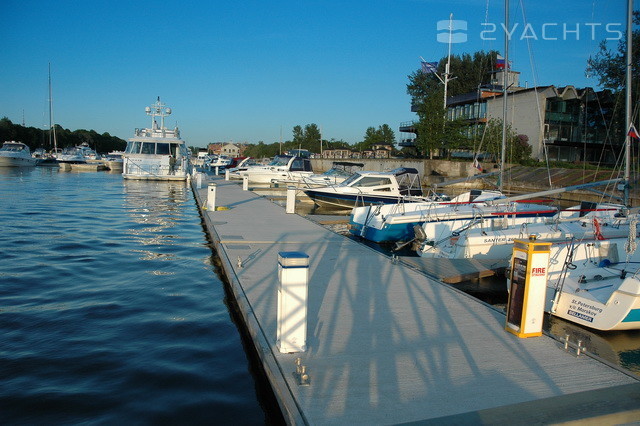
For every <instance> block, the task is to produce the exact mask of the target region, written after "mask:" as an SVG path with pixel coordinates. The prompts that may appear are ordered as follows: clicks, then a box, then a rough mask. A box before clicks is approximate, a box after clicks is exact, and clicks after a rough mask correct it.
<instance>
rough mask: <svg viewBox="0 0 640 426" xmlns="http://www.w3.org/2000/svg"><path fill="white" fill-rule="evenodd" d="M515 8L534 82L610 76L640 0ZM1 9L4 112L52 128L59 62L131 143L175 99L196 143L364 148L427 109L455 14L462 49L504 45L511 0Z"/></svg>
mask: <svg viewBox="0 0 640 426" xmlns="http://www.w3.org/2000/svg"><path fill="white" fill-rule="evenodd" d="M510 9H511V13H510V16H511V17H510V21H511V25H510V28H511V29H512V30H513V35H512V39H513V42H512V43H511V44H510V48H509V50H510V59H511V60H512V64H513V68H514V69H515V70H517V71H520V72H521V73H522V74H521V83H522V84H524V82H525V81H527V82H528V83H529V85H533V84H534V82H537V84H538V85H548V84H555V85H558V86H562V85H567V84H573V85H576V86H579V87H584V86H593V87H597V81H596V80H595V79H593V78H592V79H588V78H586V77H585V72H584V70H585V65H586V60H587V58H588V57H589V55H592V54H594V53H595V52H596V51H597V48H598V44H599V42H600V40H602V39H604V38H606V37H611V38H615V37H616V36H617V34H616V33H615V31H616V30H620V31H624V24H625V15H626V1H624V0H593V1H588V0H564V1H546V0H545V1H533V0H523V1H515V0H511V2H510ZM523 9H524V13H523ZM1 10H2V18H3V19H2V25H1V26H0V40H1V42H2V47H1V48H0V49H1V50H0V58H1V59H2V61H1V63H2V66H0V116H6V117H8V118H9V119H11V120H12V121H13V122H15V123H22V120H23V115H24V121H25V124H26V125H27V126H34V127H46V125H47V124H48V88H47V67H48V63H49V62H50V63H51V70H52V80H53V91H54V95H53V100H54V114H55V121H56V122H57V123H58V124H60V125H62V126H63V127H65V128H68V129H71V130H75V129H80V128H83V129H94V130H96V131H97V132H99V133H103V132H109V133H110V134H112V135H115V136H118V137H121V138H123V139H127V138H129V137H131V136H132V134H133V130H134V128H136V127H146V126H148V125H149V119H148V117H147V116H146V115H145V113H144V107H145V106H148V105H151V104H152V103H153V102H154V101H155V100H156V98H157V97H158V96H160V97H161V100H162V101H163V102H165V103H166V104H167V105H168V106H171V107H172V108H173V114H172V116H171V117H170V118H169V119H168V121H167V123H168V124H169V125H170V126H173V125H176V124H177V125H178V126H179V127H180V129H181V131H182V136H183V138H184V139H186V140H187V142H188V143H189V144H190V145H193V146H205V145H206V144H207V143H209V142H216V141H235V142H251V143H257V142H258V141H264V142H265V143H272V142H276V141H278V140H279V139H280V133H281V131H282V134H283V139H284V140H287V139H291V130H292V128H293V126H295V125H297V124H300V125H302V126H304V125H305V124H309V123H316V124H318V126H320V127H321V129H322V133H323V137H324V138H325V139H332V138H334V139H336V140H339V139H343V140H345V141H347V142H349V143H355V142H358V141H360V140H362V138H363V136H364V133H365V130H366V128H367V127H369V126H375V127H377V126H379V125H382V124H385V123H386V124H389V125H390V126H391V127H392V128H393V129H397V128H398V125H399V123H400V122H402V121H406V120H411V119H413V118H414V117H415V116H414V114H413V113H411V111H410V98H409V96H408V95H407V94H406V84H407V82H408V79H407V76H408V75H409V74H411V73H412V72H413V71H414V70H416V69H418V68H419V66H420V63H419V57H420V56H422V57H424V58H425V59H427V60H434V61H435V60H438V59H440V58H442V57H443V56H446V54H447V44H444V43H440V42H438V41H437V35H438V30H437V22H438V21H441V20H447V19H449V14H450V13H453V15H454V19H456V20H463V21H466V22H467V30H466V31H457V32H456V33H462V34H464V35H465V36H466V39H467V41H466V42H461V43H455V44H452V53H454V54H461V53H465V52H467V53H472V52H474V51H477V50H483V49H484V50H489V49H496V50H500V51H502V50H503V45H504V41H503V40H504V39H503V36H502V33H501V30H500V24H501V23H503V22H504V1H484V0H477V1H471V0H446V1H435V0H381V1H375V0H369V1H361V0H354V1H346V2H345V1H336V0H324V1H308V0H298V1H277V0H275V1H270V2H266V1H243V0H235V1H180V2H171V1H165V2H161V1H160V2H131V1H126V2H124V1H115V0H114V1H65V0H61V1H33V0H19V1H16V0H4V1H3V2H2V8H1ZM525 19H526V21H525ZM526 23H529V26H528V27H526ZM492 24H493V25H496V28H497V30H496V31H495V32H492V31H491V30H492V28H493V27H492V26H491V25H492ZM545 24H546V25H545ZM607 24H608V25H609V28H608V29H609V31H607V27H606V25H607ZM514 25H515V29H514V27H513V26H514ZM563 26H564V28H566V32H565V31H564V30H563ZM576 30H577V31H579V33H576V32H575V31H576ZM482 31H485V32H484V33H483V32H482ZM543 31H544V32H543ZM592 33H593V34H592ZM543 37H544V38H547V40H543ZM490 38H495V39H496V40H489V39H490ZM577 38H579V39H578V40H576V39H577ZM527 41H528V42H529V43H527ZM612 43H613V44H615V41H614V42H612ZM452 73H453V74H454V75H455V73H456V70H455V69H454V70H452ZM281 129H282V130H281ZM399 136H400V134H399V133H397V132H396V137H399Z"/></svg>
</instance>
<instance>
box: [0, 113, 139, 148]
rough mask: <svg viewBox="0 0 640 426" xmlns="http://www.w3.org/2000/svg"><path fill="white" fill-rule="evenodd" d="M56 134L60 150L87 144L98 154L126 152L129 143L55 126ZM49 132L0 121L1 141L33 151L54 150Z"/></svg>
mask: <svg viewBox="0 0 640 426" xmlns="http://www.w3.org/2000/svg"><path fill="white" fill-rule="evenodd" d="M55 134H56V140H57V146H58V148H67V147H72V146H77V145H80V144H82V143H83V142H86V143H88V144H89V146H90V147H91V148H93V149H94V150H96V152H100V153H106V152H111V151H124V149H125V148H126V146H127V141H125V140H124V139H120V138H119V137H116V136H111V135H110V134H109V133H107V132H105V133H102V134H99V133H98V132H96V131H94V130H84V129H79V130H74V131H71V130H69V129H64V128H62V127H61V126H60V125H58V124H56V125H55ZM50 136H51V135H50V132H49V130H42V129H38V128H36V127H25V126H21V125H19V124H15V123H12V122H11V120H9V119H8V118H7V117H3V118H2V119H0V141H11V140H15V141H19V142H22V143H24V144H26V145H27V146H28V147H29V148H30V149H31V151H34V150H35V149H38V148H43V149H45V150H46V151H50V150H51V149H53V140H51V137H50Z"/></svg>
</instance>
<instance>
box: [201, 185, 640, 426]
mask: <svg viewBox="0 0 640 426" xmlns="http://www.w3.org/2000/svg"><path fill="white" fill-rule="evenodd" d="M211 179H213V181H214V182H216V183H217V205H218V206H224V207H226V208H228V210H222V211H215V212H214V211H207V210H204V211H203V217H204V219H205V223H206V227H207V229H208V231H209V233H210V235H211V237H212V240H213V241H214V243H215V245H216V249H217V251H218V254H219V256H220V258H221V260H222V264H223V267H224V270H225V273H226V275H227V277H228V278H229V281H230V283H231V286H232V289H233V291H234V293H235V295H236V297H237V299H238V303H239V306H240V308H241V310H242V311H243V316H244V319H245V322H246V324H247V326H248V328H249V331H250V333H251V335H252V337H253V340H254V343H255V345H256V348H257V351H258V353H259V355H260V356H261V357H262V359H263V363H264V366H265V371H266V373H267V376H268V377H269V380H270V381H271V383H272V386H273V388H274V391H275V393H276V396H277V397H278V399H279V402H280V404H281V408H282V409H283V412H284V414H285V418H287V419H288V421H289V422H291V423H295V424H304V423H308V424H368V425H370V424H395V423H403V422H416V421H424V420H429V419H432V420H433V419H438V418H442V417H445V416H461V417H458V418H457V421H464V420H463V419H466V421H471V422H474V419H475V420H476V421H477V420H478V417H477V416H478V413H483V412H486V410H491V409H495V408H496V407H503V406H506V405H511V404H522V403H534V402H535V401H538V400H541V399H544V398H553V397H560V396H566V395H571V394H576V395H578V393H580V392H585V391H586V392H589V391H596V392H598V393H600V391H599V390H601V397H602V399H603V400H604V399H606V398H607V390H605V389H606V388H608V387H611V386H616V385H628V384H634V383H636V386H640V384H637V383H638V380H637V378H635V376H633V375H630V374H626V373H624V372H621V371H619V370H617V369H615V368H612V367H610V366H607V365H605V364H603V363H601V362H598V361H596V360H594V359H592V358H589V357H587V356H580V357H576V356H575V354H573V353H567V352H565V351H564V350H563V348H562V345H561V344H560V343H559V342H557V341H555V340H553V339H551V338H550V337H546V336H543V337H539V338H530V339H520V338H518V337H516V336H514V335H512V334H510V333H507V332H506V331H504V323H505V316H504V314H502V313H500V312H498V311H496V310H495V309H493V308H492V307H490V306H488V305H486V304H483V303H481V302H479V301H477V300H476V299H473V298H472V297H470V296H468V295H466V294H464V293H462V292H460V291H457V290H456V289H453V288H451V287H449V286H447V285H445V284H442V283H439V282H437V281H434V280H431V279H429V278H427V277H426V276H425V275H423V274H421V273H420V272H418V271H415V270H413V269H411V268H408V267H406V266H404V265H402V264H400V263H394V262H392V261H391V260H390V259H389V258H388V257H386V256H384V255H383V254H380V253H378V252H376V251H374V250H372V249H370V248H368V247H366V246H364V245H362V244H359V243H357V242H355V241H352V240H350V239H348V238H346V237H344V236H341V235H338V234H336V233H333V232H332V231H330V230H328V229H325V228H324V227H322V226H320V225H318V224H316V223H314V222H312V221H310V220H307V219H305V218H303V217H301V216H298V215H295V214H286V213H285V209H284V208H282V207H280V206H278V205H276V204H274V203H272V202H271V201H269V200H268V199H266V198H263V197H260V196H258V195H256V194H254V193H252V192H249V191H242V187H241V185H239V184H238V183H234V182H226V181H224V179H223V178H216V177H212V178H211ZM205 182H206V181H205ZM194 183H195V182H194ZM194 193H196V199H197V202H198V204H199V205H200V206H203V205H206V197H207V185H206V184H204V185H203V188H202V189H196V190H195V191H194ZM280 251H303V252H305V253H307V254H308V255H309V257H310V282H309V299H308V332H307V333H308V341H307V344H308V350H307V352H304V353H300V354H280V353H279V352H278V350H277V348H276V346H275V340H276V295H277V285H278V276H277V256H278V253H279V252H280ZM587 349H588V348H587ZM298 357H300V358H301V361H302V364H304V365H305V366H306V368H307V371H308V373H309V375H310V378H311V380H310V385H309V386H299V385H298V383H297V379H296V377H295V375H294V372H295V370H296V366H295V360H296V358H298ZM567 404H568V403H567ZM576 404H578V403H576ZM507 409H508V408H507ZM483 410H484V411H483ZM620 410H622V411H624V412H626V413H627V414H628V413H629V411H628V410H627V409H623V408H620ZM559 411H560V412H563V411H564V412H565V420H566V419H569V418H570V417H567V416H571V415H575V413H576V412H577V413H580V412H581V411H579V410H573V409H570V408H568V409H567V410H559ZM522 413H524V412H522ZM578 415H579V414H578ZM587 416H589V414H587ZM450 418H451V417H450ZM501 419H503V420H504V416H503V417H501ZM512 420H513V418H512ZM559 420H560V419H559ZM488 422H491V421H490V420H488Z"/></svg>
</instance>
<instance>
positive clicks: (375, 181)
mask: <svg viewBox="0 0 640 426" xmlns="http://www.w3.org/2000/svg"><path fill="white" fill-rule="evenodd" d="M381 185H391V179H389V178H386V177H379V176H365V177H363V178H362V179H361V180H360V181H358V184H357V185H355V186H364V187H369V186H381Z"/></svg>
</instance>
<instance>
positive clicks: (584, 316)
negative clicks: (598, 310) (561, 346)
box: [567, 309, 593, 322]
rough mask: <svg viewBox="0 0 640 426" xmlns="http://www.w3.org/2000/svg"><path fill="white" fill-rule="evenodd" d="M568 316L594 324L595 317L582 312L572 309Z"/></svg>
mask: <svg viewBox="0 0 640 426" xmlns="http://www.w3.org/2000/svg"><path fill="white" fill-rule="evenodd" d="M567 314H569V315H571V316H572V317H576V318H579V319H581V320H584V321H588V322H593V317H590V316H589V315H585V314H581V313H580V312H576V311H572V310H571V309H569V310H567Z"/></svg>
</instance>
